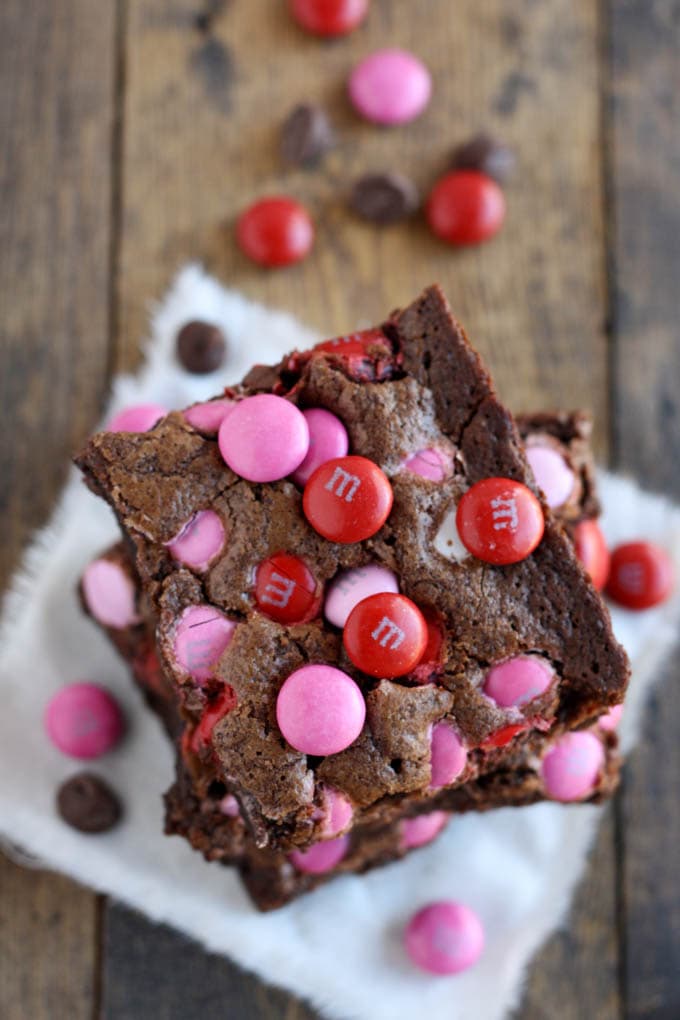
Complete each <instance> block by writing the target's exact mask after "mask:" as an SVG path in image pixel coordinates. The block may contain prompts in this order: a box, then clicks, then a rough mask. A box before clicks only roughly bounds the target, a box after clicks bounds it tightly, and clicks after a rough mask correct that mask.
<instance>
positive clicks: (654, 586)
mask: <svg viewBox="0 0 680 1020" xmlns="http://www.w3.org/2000/svg"><path fill="white" fill-rule="evenodd" d="M673 584H674V578H673V562H672V560H671V558H670V556H669V555H668V553H667V552H666V551H665V550H664V549H661V548H660V547H659V546H658V545H654V543H653V542H626V543H625V544H624V545H619V546H617V548H616V549H614V551H613V553H612V558H611V569H610V572H609V581H608V582H607V595H609V597H610V598H612V599H613V600H614V601H615V602H618V603H619V605H622V606H625V607H626V609H651V607H652V606H658V605H659V603H660V602H665V601H666V599H667V598H668V597H669V595H670V594H671V592H672V591H673Z"/></svg>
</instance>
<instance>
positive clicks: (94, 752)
mask: <svg viewBox="0 0 680 1020" xmlns="http://www.w3.org/2000/svg"><path fill="white" fill-rule="evenodd" d="M44 721H45V730H46V731H47V735H48V737H49V738H50V740H51V741H52V743H53V744H54V745H55V747H58V748H59V750H60V751H61V752H62V753H63V754H67V755H69V756H70V757H71V758H81V759H88V758H98V757H99V756H100V755H102V754H106V752H107V751H110V750H111V749H112V748H114V747H115V746H116V744H117V743H118V741H119V740H120V738H121V736H122V735H123V729H124V724H123V715H122V713H121V710H120V708H119V707H118V703H117V702H116V701H115V700H114V698H113V696H112V695H111V694H110V693H109V691H107V690H106V688H104V687H100V686H99V685H98V684H93V683H85V682H83V683H74V684H68V686H66V687H62V689H61V690H60V691H57V693H56V694H55V695H54V696H53V697H52V698H51V699H50V701H49V702H48V705H47V708H46V710H45V720H44Z"/></svg>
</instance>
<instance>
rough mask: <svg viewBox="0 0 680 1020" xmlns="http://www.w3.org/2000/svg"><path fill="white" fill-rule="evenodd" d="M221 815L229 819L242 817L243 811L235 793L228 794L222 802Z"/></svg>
mask: <svg viewBox="0 0 680 1020" xmlns="http://www.w3.org/2000/svg"><path fill="white" fill-rule="evenodd" d="M220 813H221V814H223V815H226V816H227V818H239V817H240V815H241V809H240V807H239V806H238V801H237V800H236V797H235V796H234V794H233V793H227V794H225V795H224V797H223V798H222V800H221V801H220Z"/></svg>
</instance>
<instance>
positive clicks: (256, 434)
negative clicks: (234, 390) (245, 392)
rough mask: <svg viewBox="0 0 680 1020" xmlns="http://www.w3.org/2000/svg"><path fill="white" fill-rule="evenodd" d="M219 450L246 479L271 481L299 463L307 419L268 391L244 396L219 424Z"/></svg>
mask: <svg viewBox="0 0 680 1020" xmlns="http://www.w3.org/2000/svg"><path fill="white" fill-rule="evenodd" d="M217 441H218V444H219V447H220V453H221V454H222V456H223V457H224V459H225V461H226V462H227V464H228V465H229V467H230V468H231V470H232V471H233V472H234V473H235V474H237V475H240V476H241V477H242V478H247V479H248V481H249V482H275V481H277V479H279V478H285V477H286V475H289V474H291V473H292V472H293V471H295V469H296V468H298V467H299V466H300V464H301V463H302V461H303V460H304V459H305V457H306V456H307V451H308V449H309V428H308V426H307V421H306V419H305V417H304V415H303V414H302V412H301V411H298V409H297V407H296V406H295V404H291V402H290V401H289V400H284V398H283V397H276V396H274V395H273V394H272V393H258V394H257V396H254V397H246V399H245V400H242V401H241V402H240V403H238V404H237V405H236V407H235V408H234V409H233V411H231V412H230V414H229V415H228V416H227V418H226V419H224V421H223V422H222V424H221V425H220V431H219V434H218V440H217Z"/></svg>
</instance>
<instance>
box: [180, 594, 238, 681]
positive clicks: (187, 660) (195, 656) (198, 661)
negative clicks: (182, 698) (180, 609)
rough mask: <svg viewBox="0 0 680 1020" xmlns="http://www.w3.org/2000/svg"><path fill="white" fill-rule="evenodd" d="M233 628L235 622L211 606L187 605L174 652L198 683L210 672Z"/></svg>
mask: <svg viewBox="0 0 680 1020" xmlns="http://www.w3.org/2000/svg"><path fill="white" fill-rule="evenodd" d="M235 630H236V624H235V623H234V622H233V620H229V619H228V618H227V617H226V616H225V615H224V614H223V613H221V612H220V611H219V609H213V607H212V606H208V605H198V606H189V608H188V609H186V610H185V611H184V613H183V614H182V616H181V618H180V621H179V623H178V624H177V630H176V631H175V643H174V649H175V656H176V657H177V661H178V662H179V664H180V666H182V667H183V668H184V669H186V670H187V672H188V673H191V675H192V677H193V678H194V680H196V681H197V682H198V683H199V684H201V683H204V682H205V681H206V680H207V679H208V678H209V677H210V676H212V672H213V668H214V666H215V664H216V663H217V661H218V660H219V658H220V656H221V655H222V653H223V652H224V651H225V649H226V648H227V646H228V645H229V642H230V641H231V639H232V637H233V636H234V631H235Z"/></svg>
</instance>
